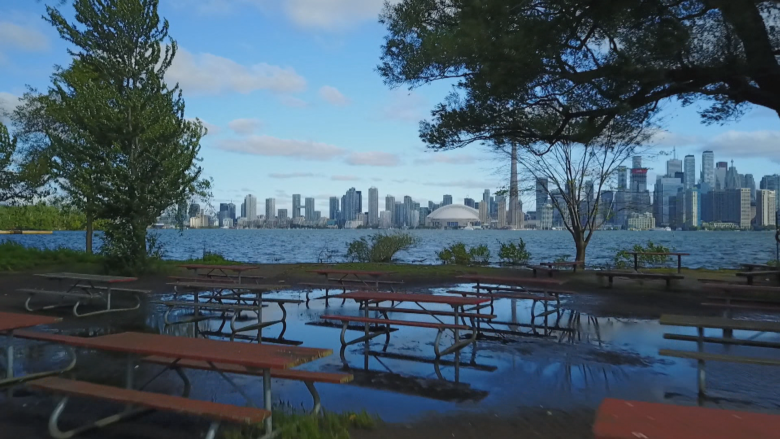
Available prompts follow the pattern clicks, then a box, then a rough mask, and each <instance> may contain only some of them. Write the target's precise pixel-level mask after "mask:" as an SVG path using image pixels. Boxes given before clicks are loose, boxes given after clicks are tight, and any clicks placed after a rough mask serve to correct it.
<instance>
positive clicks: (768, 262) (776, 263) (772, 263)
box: [766, 259, 780, 267]
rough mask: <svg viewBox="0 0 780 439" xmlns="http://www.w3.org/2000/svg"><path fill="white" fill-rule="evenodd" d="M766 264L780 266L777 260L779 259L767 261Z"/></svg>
mask: <svg viewBox="0 0 780 439" xmlns="http://www.w3.org/2000/svg"><path fill="white" fill-rule="evenodd" d="M766 265H769V266H772V267H778V266H780V263H779V262H778V261H777V259H772V260H771V261H767V263H766Z"/></svg>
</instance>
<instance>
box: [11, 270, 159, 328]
mask: <svg viewBox="0 0 780 439" xmlns="http://www.w3.org/2000/svg"><path fill="white" fill-rule="evenodd" d="M35 276H38V277H43V278H46V279H49V280H56V281H58V283H59V285H60V288H61V289H59V290H43V289H34V288H21V289H18V290H17V291H19V292H22V293H26V294H27V295H28V297H27V300H26V301H25V303H24V307H25V309H26V310H27V311H30V312H35V311H42V310H48V309H53V308H60V307H64V306H73V315H74V316H76V317H86V316H92V315H96V314H105V313H110V312H122V311H133V310H136V309H138V308H139V307H140V306H141V295H146V294H149V293H150V291H147V290H138V289H130V288H124V287H121V288H120V287H117V286H116V285H119V284H126V283H128V282H135V281H137V280H138V279H137V278H135V277H123V276H105V275H99V274H80V273H42V274H36V275H35ZM64 282H66V283H67V284H68V285H67V286H66V288H65V289H64V290H63V289H62V284H63V283H64ZM112 293H123V294H129V295H131V296H132V297H133V299H135V303H134V304H133V306H130V307H125V308H113V307H112V303H111V296H112ZM39 295H46V296H57V297H59V301H58V302H57V303H56V304H49V305H44V306H39V307H33V306H32V300H33V299H34V298H35V297H36V296H39ZM66 299H75V300H76V303H75V304H73V305H72V304H71V303H65V302H66ZM95 300H97V301H101V302H104V303H105V304H106V308H105V309H102V310H97V311H92V312H87V313H82V314H80V313H79V307H80V306H81V305H82V304H84V303H89V302H92V301H95Z"/></svg>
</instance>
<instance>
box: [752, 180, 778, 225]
mask: <svg viewBox="0 0 780 439" xmlns="http://www.w3.org/2000/svg"><path fill="white" fill-rule="evenodd" d="M775 215H776V214H775V191H772V190H769V189H759V190H757V191H756V226H758V227H770V226H774V225H775V222H776V216H775Z"/></svg>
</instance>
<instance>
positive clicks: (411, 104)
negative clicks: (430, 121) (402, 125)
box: [381, 90, 429, 123]
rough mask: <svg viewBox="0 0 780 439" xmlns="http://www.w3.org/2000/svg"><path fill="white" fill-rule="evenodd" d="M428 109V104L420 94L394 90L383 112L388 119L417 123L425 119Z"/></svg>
mask: <svg viewBox="0 0 780 439" xmlns="http://www.w3.org/2000/svg"><path fill="white" fill-rule="evenodd" d="M428 109H429V108H428V102H427V101H426V99H425V98H424V97H422V96H420V95H419V94H417V93H414V92H408V91H404V90H394V91H393V92H392V93H391V95H390V101H389V102H388V103H387V104H386V105H385V106H384V107H383V108H382V110H381V112H382V116H383V117H384V118H386V119H392V120H400V121H403V122H415V123H417V122H419V121H420V120H422V119H424V118H425V116H426V111H427V110H428Z"/></svg>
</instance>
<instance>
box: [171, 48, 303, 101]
mask: <svg viewBox="0 0 780 439" xmlns="http://www.w3.org/2000/svg"><path fill="white" fill-rule="evenodd" d="M166 79H168V80H169V81H171V82H178V83H179V85H180V86H181V88H182V90H184V92H185V93H191V94H211V95H216V94H223V93H242V94H248V93H251V92H253V91H257V90H269V91H272V92H275V93H295V92H300V91H303V90H304V89H305V88H306V79H304V78H303V77H302V76H301V75H299V74H298V73H296V72H295V70H294V69H293V68H291V67H279V66H274V65H271V64H267V63H259V64H255V65H252V66H245V65H243V64H239V63H237V62H235V61H233V60H231V59H228V58H223V57H221V56H217V55H212V54H210V53H198V54H192V53H190V52H188V51H187V50H185V49H182V48H179V50H178V52H177V53H176V58H175V59H174V60H173V65H172V66H171V68H170V69H169V70H168V73H167V74H166Z"/></svg>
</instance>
